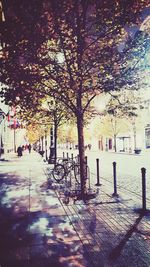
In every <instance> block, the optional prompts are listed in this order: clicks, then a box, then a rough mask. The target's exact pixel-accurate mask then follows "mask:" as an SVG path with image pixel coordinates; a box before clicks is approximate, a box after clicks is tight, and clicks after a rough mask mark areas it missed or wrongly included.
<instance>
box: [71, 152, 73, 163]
mask: <svg viewBox="0 0 150 267" xmlns="http://www.w3.org/2000/svg"><path fill="white" fill-rule="evenodd" d="M71 159H72V161H73V153H72V154H71Z"/></svg>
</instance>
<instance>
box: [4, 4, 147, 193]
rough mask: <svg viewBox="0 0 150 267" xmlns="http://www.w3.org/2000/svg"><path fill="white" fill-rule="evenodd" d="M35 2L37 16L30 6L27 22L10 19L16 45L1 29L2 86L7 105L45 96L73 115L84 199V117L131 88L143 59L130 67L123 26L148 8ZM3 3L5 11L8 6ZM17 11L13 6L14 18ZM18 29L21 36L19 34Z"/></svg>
mask: <svg viewBox="0 0 150 267" xmlns="http://www.w3.org/2000/svg"><path fill="white" fill-rule="evenodd" d="M31 2H32V5H33V6H32V5H31V6H32V7H33V10H32V9H31V6H30V5H29V7H30V8H29V7H27V9H25V11H26V12H24V13H23V14H22V15H23V16H18V15H17V16H14V17H12V18H11V19H12V20H13V22H14V23H15V29H13V31H12V32H13V37H14V38H13V39H12V38H11V40H10V36H9V33H10V31H9V27H10V23H9V21H6V24H5V25H4V27H3V28H4V31H3V35H4V37H3V40H4V41H3V42H4V43H5V44H6V45H5V46H4V49H3V50H4V59H3V73H2V81H3V82H5V83H7V84H8V85H11V88H10V90H9V92H8V91H7V93H5V92H4V95H5V97H6V98H8V99H10V96H11V97H12V95H13V98H15V96H19V97H20V99H23V100H24V101H25V100H26V102H28V103H29V102H30V100H31V99H32V97H33V95H34V96H36V97H35V101H36V99H37V98H40V97H41V96H43V95H50V96H54V97H55V99H57V100H58V101H60V102H61V103H63V104H64V105H65V106H66V107H67V108H68V109H69V110H70V111H71V112H73V113H74V115H75V117H76V123H77V129H78V144H79V156H80V171H81V194H82V196H84V195H85V194H86V168H85V164H84V158H85V157H84V156H85V155H84V135H83V128H84V117H85V113H86V111H87V110H88V109H89V106H90V103H91V101H92V100H93V99H94V97H95V96H96V95H97V94H99V93H101V92H104V91H111V90H115V89H116V90H119V89H120V88H123V87H124V86H125V85H126V87H130V86H131V81H133V80H134V79H133V78H134V76H133V69H134V67H135V65H136V62H137V61H138V60H139V57H138V55H136V57H135V58H134V59H135V62H134V64H133V66H132V64H131V63H132V62H131V59H130V55H131V54H130V48H131V49H132V48H133V47H132V45H131V42H128V46H126V47H125V49H124V51H121V52H120V51H119V46H120V43H121V41H122V40H123V41H124V40H125V39H126V38H127V35H128V34H127V32H125V30H124V29H125V26H126V25H131V24H133V23H137V19H138V18H139V12H140V10H141V9H142V8H143V7H145V6H146V5H148V2H147V1H142V2H140V3H139V1H128V0H126V1H124V0H120V1H115V0H114V1H109V0H105V1H98V0H94V1H88V0H84V1H83V0H70V1H68V0H63V1H60V0H56V1H50V2H48V1H43V5H42V7H41V3H40V4H38V5H37V8H35V2H36V1H31ZM4 3H5V6H6V3H7V1H6V0H5V1H4ZM22 3H23V4H21V10H22V9H23V8H22V7H24V8H25V2H24V1H22ZM38 3H39V2H38ZM19 8H20V6H19V7H18V6H17V5H15V7H14V10H15V11H16V14H18V13H17V11H18V9H19ZM30 9H31V10H30ZM32 12H33V14H35V15H37V12H38V14H39V17H37V16H36V21H35V20H34V21H32V23H31V27H30V26H29V23H28V22H27V20H26V19H27V17H30V15H31V13H32ZM22 17H23V18H22ZM20 22H21V24H20ZM7 23H8V25H7ZM12 25H13V24H12ZM20 25H21V30H20V31H21V35H20V36H19V35H18V33H17V29H18V26H20ZM23 29H25V34H24V33H23ZM33 30H35V31H34V32H35V33H37V35H35V34H33V32H32V31H33ZM37 36H38V37H37ZM135 45H136V44H135ZM139 50H140V47H139ZM131 78H132V79H131ZM10 92H11V94H10ZM25 96H26V99H25ZM27 99H28V100H29V101H27ZM14 101H15V99H14ZM28 103H27V104H28ZM25 104H26V103H24V105H25Z"/></svg>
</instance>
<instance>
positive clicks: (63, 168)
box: [52, 158, 80, 184]
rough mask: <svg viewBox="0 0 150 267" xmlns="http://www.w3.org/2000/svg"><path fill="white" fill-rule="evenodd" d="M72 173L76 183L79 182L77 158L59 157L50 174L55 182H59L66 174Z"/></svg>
mask: <svg viewBox="0 0 150 267" xmlns="http://www.w3.org/2000/svg"><path fill="white" fill-rule="evenodd" d="M69 174H70V175H73V176H74V178H75V181H76V183H78V184H80V166H79V163H78V162H77V158H74V159H70V158H60V159H59V160H58V163H57V164H56V165H55V166H54V169H53V170H52V175H53V177H54V179H55V180H56V181H57V182H60V181H61V180H63V179H64V178H67V176H68V175H69Z"/></svg>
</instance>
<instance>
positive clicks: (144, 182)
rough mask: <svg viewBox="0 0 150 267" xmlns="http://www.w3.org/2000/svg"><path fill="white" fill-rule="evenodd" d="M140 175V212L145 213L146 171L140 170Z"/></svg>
mask: <svg viewBox="0 0 150 267" xmlns="http://www.w3.org/2000/svg"><path fill="white" fill-rule="evenodd" d="M141 173H142V210H143V211H146V169H145V168H141Z"/></svg>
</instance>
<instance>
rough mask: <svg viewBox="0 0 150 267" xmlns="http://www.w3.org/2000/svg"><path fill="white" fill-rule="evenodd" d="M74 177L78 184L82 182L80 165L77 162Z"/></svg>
mask: <svg viewBox="0 0 150 267" xmlns="http://www.w3.org/2000/svg"><path fill="white" fill-rule="evenodd" d="M74 177H75V180H76V182H77V183H78V184H80V165H79V164H75V165H74Z"/></svg>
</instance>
